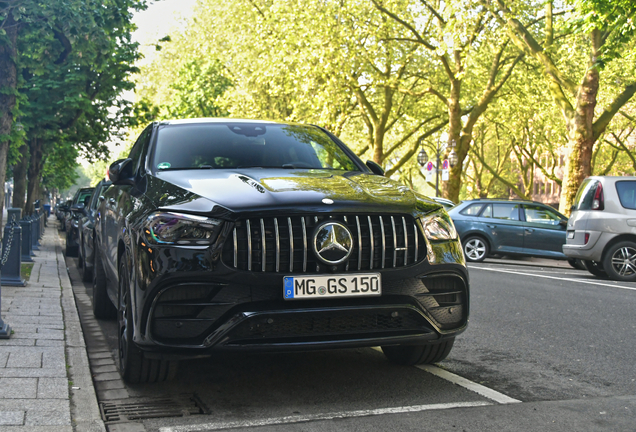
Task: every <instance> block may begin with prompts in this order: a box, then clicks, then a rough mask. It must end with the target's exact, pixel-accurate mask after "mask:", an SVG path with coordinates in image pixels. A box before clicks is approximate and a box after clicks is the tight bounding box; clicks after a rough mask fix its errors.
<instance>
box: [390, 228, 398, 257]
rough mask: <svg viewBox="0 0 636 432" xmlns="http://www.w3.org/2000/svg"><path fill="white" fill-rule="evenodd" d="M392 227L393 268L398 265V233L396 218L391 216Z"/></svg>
mask: <svg viewBox="0 0 636 432" xmlns="http://www.w3.org/2000/svg"><path fill="white" fill-rule="evenodd" d="M391 227H393V268H395V266H396V265H397V247H398V245H397V234H396V232H395V219H394V218H393V216H391Z"/></svg>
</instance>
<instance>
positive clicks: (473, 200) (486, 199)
mask: <svg viewBox="0 0 636 432" xmlns="http://www.w3.org/2000/svg"><path fill="white" fill-rule="evenodd" d="M479 201H501V202H517V203H524V204H528V203H532V204H543V205H547V204H545V203H542V202H539V201H532V200H524V199H506V198H473V199H469V200H463V201H462V202H466V203H468V202H479Z"/></svg>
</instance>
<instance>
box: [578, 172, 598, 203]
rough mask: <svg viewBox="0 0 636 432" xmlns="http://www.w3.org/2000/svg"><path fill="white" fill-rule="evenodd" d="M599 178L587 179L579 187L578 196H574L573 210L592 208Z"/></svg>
mask: <svg viewBox="0 0 636 432" xmlns="http://www.w3.org/2000/svg"><path fill="white" fill-rule="evenodd" d="M597 184H598V180H590V179H585V180H583V183H581V186H580V187H579V190H578V192H577V193H576V197H574V208H573V210H590V209H591V208H592V200H593V199H594V192H595V191H596V185H597Z"/></svg>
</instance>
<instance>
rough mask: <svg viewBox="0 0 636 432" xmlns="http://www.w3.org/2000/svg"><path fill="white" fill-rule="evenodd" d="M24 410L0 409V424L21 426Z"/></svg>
mask: <svg viewBox="0 0 636 432" xmlns="http://www.w3.org/2000/svg"><path fill="white" fill-rule="evenodd" d="M25 414H26V411H0V426H22V425H23V424H24V415H25Z"/></svg>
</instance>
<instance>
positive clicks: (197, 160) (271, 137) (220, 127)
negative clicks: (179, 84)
mask: <svg viewBox="0 0 636 432" xmlns="http://www.w3.org/2000/svg"><path fill="white" fill-rule="evenodd" d="M151 163H152V166H153V170H157V171H163V170H175V169H224V168H253V167H257V168H301V169H334V170H346V171H359V168H358V167H357V166H356V164H355V163H354V162H353V160H352V159H351V158H350V157H349V156H348V155H347V153H346V152H345V151H344V150H343V149H342V148H340V147H339V146H338V144H336V143H335V142H334V141H333V140H332V139H331V138H330V137H329V136H328V135H327V134H325V133H324V132H323V131H321V130H320V129H318V128H316V127H312V126H302V125H280V124H263V123H230V122H228V123H207V124H200V123H199V124H180V125H164V126H161V127H160V129H159V132H158V135H157V143H156V145H155V150H154V155H153V156H152V158H151Z"/></svg>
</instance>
